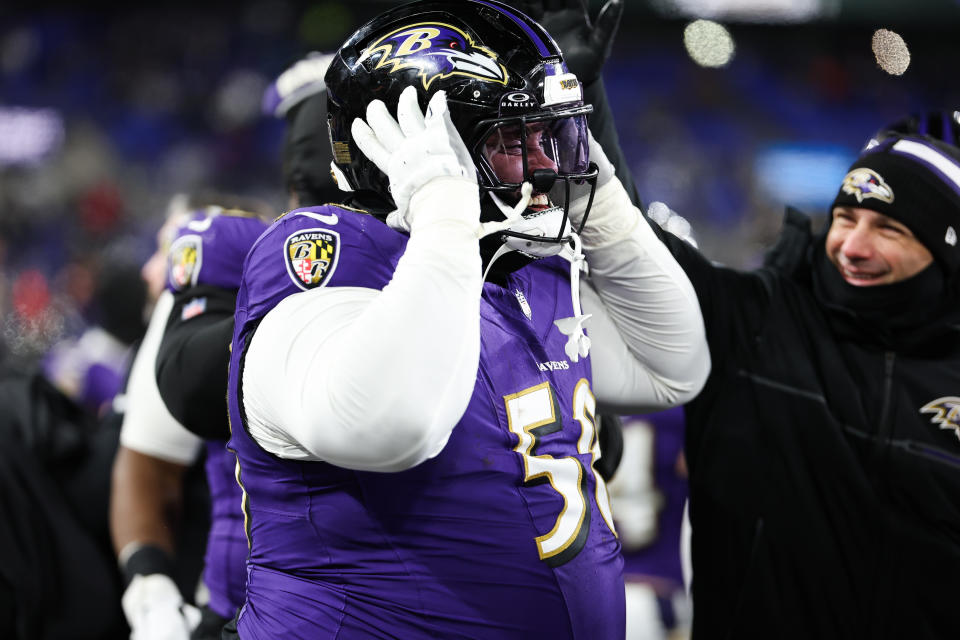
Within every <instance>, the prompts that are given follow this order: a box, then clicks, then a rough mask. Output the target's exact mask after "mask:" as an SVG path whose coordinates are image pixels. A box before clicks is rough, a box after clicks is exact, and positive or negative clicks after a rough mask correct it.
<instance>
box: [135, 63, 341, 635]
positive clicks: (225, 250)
mask: <svg viewBox="0 0 960 640" xmlns="http://www.w3.org/2000/svg"><path fill="white" fill-rule="evenodd" d="M328 62H329V56H324V55H322V54H317V53H312V54H310V55H308V56H306V57H305V58H304V59H303V60H300V61H298V62H297V63H296V64H294V65H293V66H292V67H290V68H289V69H287V70H286V71H285V72H284V73H283V74H281V76H280V77H279V78H278V79H277V81H276V82H274V83H273V84H272V85H271V86H270V87H269V89H268V91H267V92H266V94H265V96H264V105H263V106H264V111H265V113H266V114H267V115H269V116H276V117H282V118H285V119H286V122H287V125H288V126H287V133H286V140H285V143H284V152H283V153H284V158H283V172H284V182H285V185H286V187H287V189H288V191H289V195H290V203H291V205H292V206H296V204H297V203H304V204H314V203H320V202H324V201H326V200H327V199H329V197H328V196H329V195H330V194H331V192H332V191H336V187H335V186H334V184H333V180H332V178H331V177H330V173H329V164H330V158H331V156H330V151H329V142H328V141H327V136H326V134H325V125H326V95H325V93H324V84H323V74H324V72H325V71H326V67H327V64H328ZM265 228H266V225H265V224H264V223H263V222H262V221H261V220H259V219H258V218H256V217H255V216H251V215H249V214H245V213H243V212H239V211H229V210H227V211H224V210H222V209H221V208H212V207H211V208H208V209H205V210H203V211H198V212H196V213H194V214H192V215H190V216H188V217H187V218H186V219H185V220H181V221H180V226H179V228H178V229H177V231H176V232H175V234H174V235H175V237H174V238H173V239H172V240H170V241H168V244H169V245H170V258H169V260H168V261H167V262H168V269H167V270H165V274H167V275H166V278H165V279H166V281H167V288H168V289H169V291H168V292H167V293H166V294H165V296H166V297H169V298H170V300H169V301H166V306H165V308H164V309H163V311H162V313H163V316H162V319H161V320H160V321H159V322H160V323H161V324H160V327H161V329H160V333H161V334H162V335H163V340H162V344H161V345H160V347H159V353H158V354H157V355H156V366H155V369H156V385H157V387H158V389H159V393H160V397H162V400H163V405H164V406H163V407H162V411H161V413H163V414H167V412H168V411H169V414H167V415H169V416H171V419H170V421H169V422H171V423H177V426H178V428H179V424H182V425H184V426H185V427H186V428H187V429H188V430H189V431H190V432H191V433H189V434H186V436H184V439H187V440H188V441H189V442H192V443H193V442H196V443H199V440H198V438H199V439H202V440H203V441H204V449H205V452H206V456H205V469H206V478H207V483H208V485H209V488H210V497H211V501H212V509H211V526H210V530H209V535H208V538H207V545H206V554H205V558H204V570H203V586H204V592H205V593H206V594H208V595H207V596H206V602H205V604H204V606H203V607H202V608H201V610H200V611H201V614H202V619H201V620H200V622H199V624H198V625H197V622H196V619H195V618H196V617H195V616H194V615H193V612H192V611H191V610H190V609H189V608H187V607H184V606H183V605H182V604H181V599H180V598H179V596H178V594H177V593H176V590H175V588H174V585H173V583H172V582H171V580H170V579H169V577H168V574H169V573H170V569H169V567H170V564H171V557H170V555H171V554H172V552H173V549H172V544H165V545H162V546H160V545H152V544H145V545H141V546H138V547H137V550H138V554H137V556H136V557H135V558H134V562H133V567H136V568H138V570H139V572H140V573H142V574H143V576H144V577H143V578H140V579H139V580H138V583H137V585H138V586H137V588H136V589H132V590H130V595H129V596H128V597H127V602H128V603H129V605H130V606H128V610H129V611H130V613H129V614H128V617H129V618H130V619H131V625H132V626H134V631H135V634H134V635H135V637H136V638H154V637H156V638H160V637H163V638H169V639H173V638H186V637H187V634H188V633H189V637H190V638H193V639H194V640H205V639H207V638H219V637H220V628H221V627H222V626H223V623H224V622H225V621H227V620H229V619H230V618H232V617H233V616H234V614H235V613H236V610H237V608H238V607H239V606H240V604H242V602H243V594H244V588H245V584H246V568H245V562H246V554H247V544H246V538H245V536H244V533H243V518H242V513H241V511H240V506H239V505H240V496H239V487H238V486H237V483H236V480H235V479H234V475H235V471H234V468H235V466H236V461H235V458H234V456H233V454H231V453H229V452H228V451H227V450H226V449H225V446H224V445H225V442H226V439H227V438H228V437H229V426H228V422H227V412H226V403H225V389H226V370H227V359H228V353H229V352H228V349H227V347H228V345H229V343H230V338H231V334H232V329H233V308H234V299H235V297H236V289H237V286H238V284H239V277H240V269H241V265H242V263H243V259H244V257H245V255H246V253H247V251H248V250H249V249H250V246H251V245H252V244H253V242H254V241H255V240H256V238H257V236H258V235H260V233H261V232H262V231H263V230H264V229H265ZM164 325H165V328H163V327H164ZM151 364H152V361H151ZM150 368H151V372H152V370H153V368H154V367H153V366H151V367H150ZM180 431H183V429H182V428H180ZM164 434H166V436H164ZM146 435H147V436H149V437H151V438H153V439H159V438H161V437H166V438H173V436H175V435H176V429H172V428H169V427H168V426H166V425H165V424H154V425H152V426H151V429H150V432H149V433H147V434H146ZM190 438H192V439H190ZM196 446H199V444H196V445H195V446H194V447H193V448H191V452H192V451H193V450H194V449H195V447H196ZM127 455H131V454H129V453H128V454H127ZM154 456H160V457H159V458H157V457H154ZM191 459H192V454H191V457H189V458H186V459H184V456H182V455H180V454H178V451H177V450H176V448H174V450H167V449H165V448H161V450H160V451H156V450H154V449H151V450H150V451H149V452H147V454H146V455H141V456H139V457H138V458H137V460H135V461H133V462H132V463H129V464H127V465H125V467H124V468H135V469H147V470H155V473H157V474H158V475H159V477H162V478H165V479H166V481H165V484H164V485H163V486H165V487H166V490H165V491H164V493H165V494H166V495H168V496H170V495H173V496H176V495H177V494H178V492H179V490H180V487H181V485H182V482H181V480H180V478H181V477H182V474H183V469H184V468H185V465H187V464H189V463H190V460H191ZM170 461H172V462H175V463H177V464H170ZM171 470H174V471H179V474H173V473H172V472H171ZM128 475H129V474H128ZM120 493H122V491H121V492H120ZM140 502H141V504H140V505H139V507H138V508H139V510H141V511H147V512H153V511H154V509H152V508H151V509H148V508H147V507H148V506H149V505H157V506H163V505H164V502H163V501H160V500H157V499H150V497H149V496H144V499H143V500H141V501H140ZM131 508H132V507H130V505H128V509H127V510H126V511H129V510H130V509H131ZM119 517H120V514H118V518H119ZM155 520H159V523H158V524H159V525H167V526H160V527H159V529H160V530H161V531H164V530H167V531H168V530H169V528H170V527H169V523H167V522H166V521H165V520H164V519H163V514H159V515H158V516H157V518H155ZM144 537H148V536H144V535H141V536H140V538H144ZM147 578H149V579H147ZM140 585H144V586H140ZM131 586H133V585H131ZM147 586H149V587H150V588H149V589H148V588H146V587H147ZM135 596H136V597H135ZM198 600H199V598H198ZM136 611H139V612H140V613H139V614H136V613H135V612H136ZM184 612H187V613H188V614H189V615H190V616H192V618H193V619H192V620H191V622H192V625H197V626H195V628H193V629H192V632H190V631H189V628H190V626H192V625H191V624H187V621H186V620H185V619H184V615H183V613H184ZM134 620H138V621H142V622H140V623H139V624H135V623H134Z"/></svg>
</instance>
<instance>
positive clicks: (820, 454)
mask: <svg viewBox="0 0 960 640" xmlns="http://www.w3.org/2000/svg"><path fill="white" fill-rule="evenodd" d="M958 228H960V153H958V150H957V148H956V147H953V146H951V145H946V144H943V143H942V142H940V141H938V140H935V139H933V138H929V137H926V136H922V135H912V134H902V133H893V132H886V133H885V134H883V135H881V136H878V137H877V138H876V139H874V140H872V141H871V143H870V144H869V146H868V147H867V148H866V149H865V150H864V151H863V152H862V153H861V154H860V156H859V157H858V158H857V160H856V161H855V162H854V163H853V165H852V166H851V167H850V169H849V171H848V173H847V174H846V176H845V177H844V178H843V180H842V181H841V184H840V186H839V189H838V192H837V196H836V198H835V200H834V202H833V204H832V206H831V209H830V220H829V223H828V225H827V227H826V229H825V230H824V231H823V232H822V233H821V234H819V235H814V234H812V233H811V231H810V223H809V220H808V219H807V218H806V217H805V216H803V215H802V214H800V213H799V212H796V211H793V210H791V211H790V212H788V215H787V220H786V226H785V230H784V233H783V235H782V237H781V240H780V243H779V245H778V247H777V249H776V250H775V251H773V252H771V253H770V255H769V256H768V260H767V265H766V266H765V267H764V268H762V269H759V270H756V271H751V272H738V271H734V270H732V269H726V268H723V267H718V266H716V265H714V264H712V263H710V262H709V261H708V260H706V259H705V258H704V257H703V256H702V255H700V254H699V253H698V252H697V251H696V250H695V249H693V248H692V247H690V246H689V245H687V244H686V243H684V242H682V241H680V240H678V239H676V238H672V237H670V236H669V235H667V236H666V237H665V241H666V242H667V244H668V245H669V246H670V249H671V251H672V253H673V254H674V256H675V257H676V258H677V260H678V262H680V264H681V266H683V268H684V271H686V273H687V275H688V276H689V277H690V281H691V282H692V283H693V286H694V289H695V290H696V291H697V296H698V298H699V300H700V305H701V309H702V310H703V317H704V322H705V324H706V327H707V339H708V342H709V345H710V354H711V359H712V361H713V370H712V372H711V375H710V377H709V378H708V380H707V384H706V386H705V387H704V390H703V392H702V393H701V394H700V395H699V396H698V397H697V398H695V399H694V401H693V402H691V403H689V404H688V405H687V442H686V455H687V462H688V466H689V469H690V496H691V498H690V518H691V522H692V525H693V544H692V559H693V585H692V592H693V599H694V612H695V614H694V620H693V637H694V638H695V639H696V640H702V639H703V638H759V637H764V638H842V637H869V638H902V637H911V638H942V637H951V636H953V635H955V634H956V629H957V626H956V617H955V614H954V613H953V611H954V604H955V602H954V601H955V594H956V593H957V591H958V588H960V586H958V585H960V578H958V576H960V543H958V541H960V509H958V507H957V504H958V503H957V499H956V496H957V495H960V420H958V416H960V412H958V411H957V407H958V406H960V247H958V246H957V240H958V239H957V229H958Z"/></svg>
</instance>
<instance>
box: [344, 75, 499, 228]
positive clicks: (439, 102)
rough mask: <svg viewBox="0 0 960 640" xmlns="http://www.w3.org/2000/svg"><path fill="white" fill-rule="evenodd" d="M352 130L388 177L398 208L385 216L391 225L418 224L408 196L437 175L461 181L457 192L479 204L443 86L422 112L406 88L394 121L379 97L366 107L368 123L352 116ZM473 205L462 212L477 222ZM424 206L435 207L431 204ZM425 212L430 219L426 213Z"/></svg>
mask: <svg viewBox="0 0 960 640" xmlns="http://www.w3.org/2000/svg"><path fill="white" fill-rule="evenodd" d="M398 121H399V123H398ZM351 132H352V134H353V139H354V142H356V144H357V146H358V147H359V148H360V150H361V151H362V152H363V153H364V155H366V156H367V157H368V158H369V159H370V161H371V162H373V163H374V164H375V165H377V167H378V168H379V169H380V170H381V171H383V172H384V173H385V174H386V175H387V177H388V178H389V179H390V193H391V195H392V196H393V201H394V202H395V203H396V205H397V211H396V212H395V213H394V214H391V217H389V218H388V219H387V222H388V224H391V226H395V227H399V228H401V229H404V230H406V231H410V229H411V228H412V227H413V226H414V225H415V224H416V223H415V222H414V218H415V217H417V216H418V214H420V213H421V211H423V210H424V209H423V208H414V209H417V210H416V211H414V210H413V209H411V207H410V200H411V198H413V196H414V194H415V193H417V191H419V190H420V189H421V188H422V187H424V186H425V185H426V184H427V183H429V182H430V181H431V180H435V179H437V178H454V179H456V180H458V181H463V182H464V183H465V185H466V186H467V188H458V189H457V190H456V191H457V193H458V195H459V196H460V197H465V198H466V199H472V200H473V201H475V202H477V203H479V201H480V193H479V189H478V188H477V170H476V167H475V166H474V164H473V160H472V159H471V157H470V153H469V152H468V151H467V147H466V145H464V144H463V140H462V139H461V137H460V134H459V133H458V132H457V130H456V128H454V126H453V122H452V121H451V119H450V111H449V109H448V108H447V97H446V93H445V92H444V91H438V92H436V93H435V94H433V96H432V97H431V98H430V103H429V104H428V105H427V113H426V116H424V114H423V113H421V111H420V105H419V104H418V102H417V90H416V88H415V87H413V86H410V87H407V88H406V89H404V90H403V93H401V94H400V99H399V101H398V102H397V120H394V119H393V117H392V116H391V115H390V112H389V111H387V106H386V105H385V104H384V103H383V102H382V101H381V100H374V101H373V102H371V103H370V104H369V105H368V106H367V120H366V122H364V121H363V120H361V119H360V118H357V119H355V120H354V121H353V125H352V127H351ZM448 208H449V209H451V210H452V211H451V212H450V213H452V214H455V213H456V212H457V211H461V209H460V207H459V206H458V204H457V203H456V202H450V203H449V207H448ZM473 209H474V207H469V208H465V209H463V213H462V214H461V215H462V216H463V217H464V221H465V222H467V223H468V224H471V225H472V226H474V227H475V226H477V225H478V221H477V220H476V219H475V218H476V214H475V213H474V212H473ZM427 211H430V212H431V213H433V212H434V211H433V208H429V209H427ZM420 217H424V216H422V215H421V216H420ZM427 217H430V218H431V219H432V216H430V214H429V213H428V214H427Z"/></svg>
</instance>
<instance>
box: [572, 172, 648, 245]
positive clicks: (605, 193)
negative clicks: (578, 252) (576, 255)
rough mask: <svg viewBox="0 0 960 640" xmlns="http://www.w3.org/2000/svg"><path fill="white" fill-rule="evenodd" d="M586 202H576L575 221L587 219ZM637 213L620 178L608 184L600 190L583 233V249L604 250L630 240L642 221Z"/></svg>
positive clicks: (594, 199)
mask: <svg viewBox="0 0 960 640" xmlns="http://www.w3.org/2000/svg"><path fill="white" fill-rule="evenodd" d="M586 206H587V202H586V198H581V199H579V200H576V201H575V202H573V203H572V204H571V205H570V217H571V219H573V220H575V221H578V222H579V220H582V219H583V214H584V209H586ZM641 218H642V216H641V215H640V210H639V209H637V208H636V207H635V206H634V205H633V202H631V201H630V196H629V195H627V190H626V189H624V188H623V184H621V183H620V180H619V178H616V177H614V178H613V179H611V180H610V181H609V182H607V184H605V185H603V186H602V187H599V188H597V191H596V194H595V195H594V197H593V206H592V207H591V208H590V215H589V217H588V218H587V224H586V226H584V228H583V231H582V232H581V233H580V239H581V240H583V249H584V251H586V252H589V251H590V250H591V249H600V248H602V247H606V246H609V245H611V244H613V243H615V242H619V241H620V240H623V239H624V238H626V237H627V236H628V235H629V234H630V232H631V231H632V230H633V228H634V227H636V226H637V225H638V224H639V223H640V220H641Z"/></svg>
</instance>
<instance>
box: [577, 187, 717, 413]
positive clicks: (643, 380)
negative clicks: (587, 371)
mask: <svg viewBox="0 0 960 640" xmlns="http://www.w3.org/2000/svg"><path fill="white" fill-rule="evenodd" d="M602 196H605V197H602ZM597 204H599V205H600V207H603V208H606V209H607V211H610V209H611V208H616V209H618V210H620V211H621V212H622V213H623V214H627V213H628V214H629V216H627V215H618V216H617V217H618V218H619V221H618V222H622V226H621V227H620V228H619V229H617V230H616V232H615V233H613V231H614V226H615V225H611V226H610V227H609V230H610V231H611V233H608V234H605V236H604V238H601V237H594V238H593V239H592V240H593V241H594V243H593V247H591V246H589V245H587V242H586V240H585V241H584V245H585V247H584V249H585V253H586V256H587V261H588V263H589V265H590V277H589V279H588V280H587V286H585V287H583V290H582V292H581V296H582V305H583V311H584V313H590V314H593V317H592V318H591V319H590V321H589V323H588V324H587V327H588V329H589V332H590V339H591V341H592V344H593V346H592V349H591V362H592V373H593V383H594V393H595V394H596V396H597V401H598V402H599V403H601V405H604V406H605V408H606V409H605V410H610V411H615V412H617V413H621V414H629V413H642V412H645V411H650V410H655V409H663V408H666V407H669V406H675V405H678V404H683V403H685V402H688V401H689V400H692V399H693V398H694V396H696V395H697V393H699V392H700V389H702V388H703V384H704V382H706V379H707V375H708V374H709V373H710V352H709V350H708V348H707V342H706V332H705V329H704V325H703V316H702V315H701V313H700V306H699V304H698V302H697V296H696V293H695V292H694V289H693V285H692V284H691V283H690V280H689V279H688V278H687V276H686V274H685V273H684V272H683V269H682V268H681V267H680V265H679V264H678V263H677V261H676V260H674V258H673V256H672V255H671V254H670V251H669V250H668V249H667V247H666V246H665V245H664V244H663V243H662V242H660V239H659V238H657V236H656V234H654V232H653V230H652V229H651V228H650V226H649V225H648V224H647V222H646V220H645V219H644V218H643V216H642V215H641V214H640V212H639V211H638V210H637V209H636V207H634V206H633V204H632V203H631V202H630V200H629V198H628V197H627V194H626V192H625V191H624V190H623V188H622V187H620V188H619V189H609V190H606V193H598V197H597ZM591 216H592V214H591ZM598 217H599V216H598ZM603 218H604V219H605V220H606V221H611V222H613V221H612V220H611V218H612V216H609V215H604V216H603ZM592 221H593V220H592V217H591V219H590V220H588V226H589V224H590V222H592ZM604 240H609V242H608V241H604Z"/></svg>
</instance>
